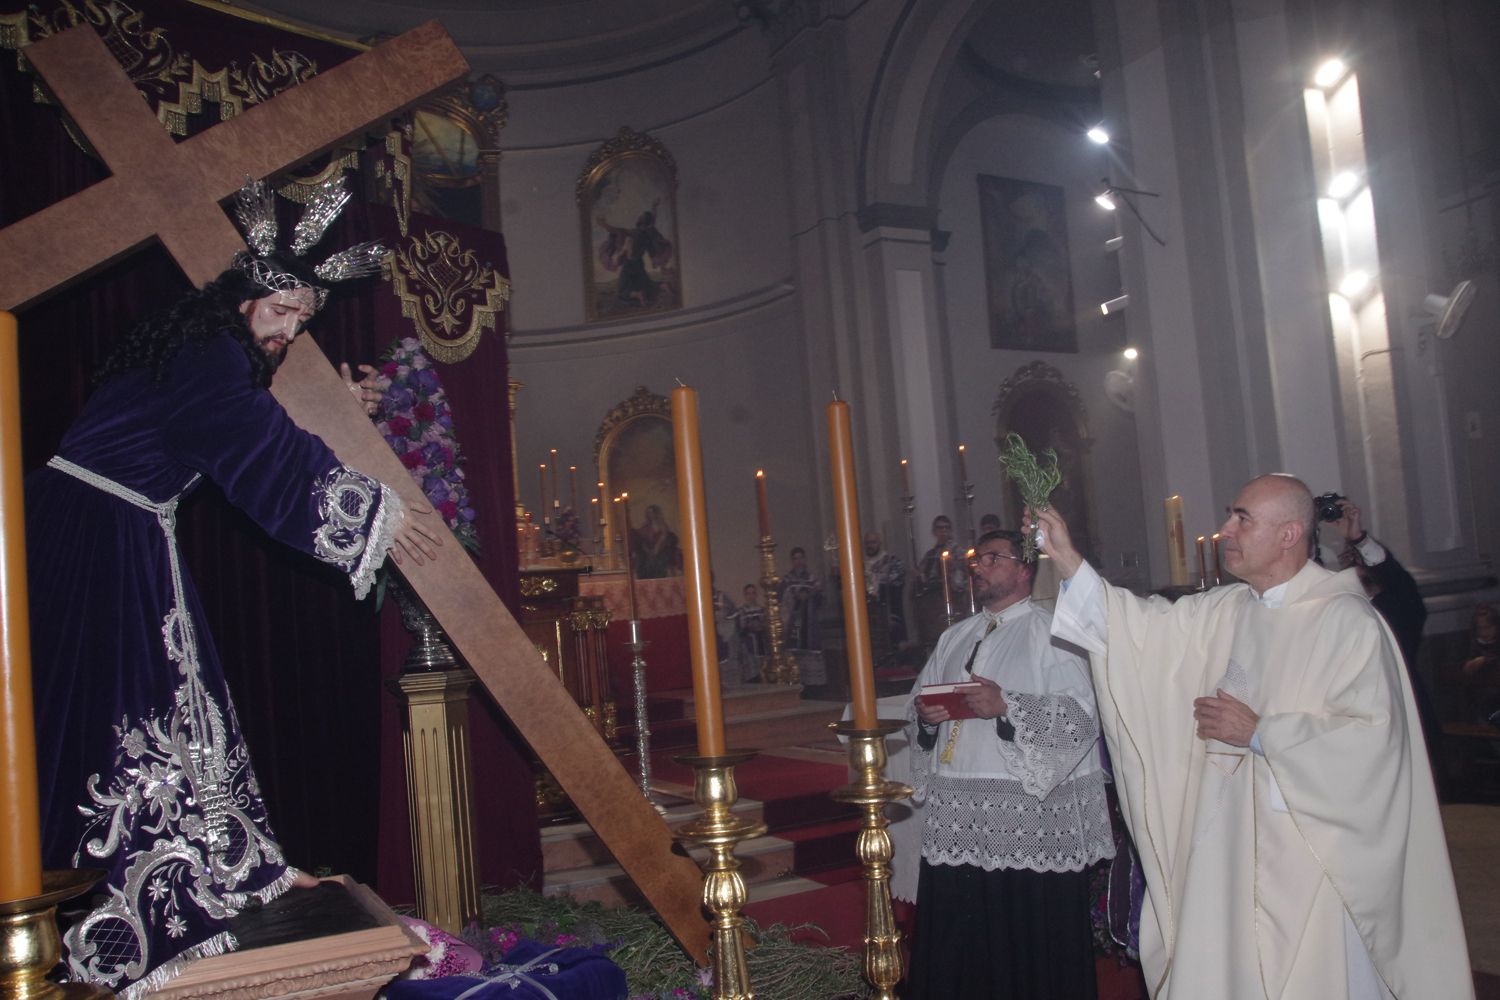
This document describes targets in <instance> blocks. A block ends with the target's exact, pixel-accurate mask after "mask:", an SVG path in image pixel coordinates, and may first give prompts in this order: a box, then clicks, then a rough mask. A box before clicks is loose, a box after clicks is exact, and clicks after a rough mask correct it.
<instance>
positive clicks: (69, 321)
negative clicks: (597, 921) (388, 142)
mask: <svg viewBox="0 0 1500 1000" xmlns="http://www.w3.org/2000/svg"><path fill="white" fill-rule="evenodd" d="M133 6H134V8H135V9H136V10H138V11H142V12H143V13H144V17H145V22H144V24H145V26H146V27H147V28H157V27H160V28H164V29H166V31H165V38H166V40H167V41H168V42H169V43H170V44H171V46H172V48H173V49H174V50H175V51H176V52H178V53H187V54H189V55H190V56H191V57H192V58H194V59H196V60H197V61H199V62H201V63H203V64H204V65H206V66H208V67H210V68H219V67H222V66H225V65H226V64H229V63H231V62H233V63H235V64H237V65H238V66H241V67H244V66H248V65H249V64H250V63H251V62H252V60H251V56H252V54H255V55H260V56H269V55H270V54H271V52H272V51H274V50H277V49H280V50H288V49H295V50H297V51H299V52H301V53H302V54H304V55H307V56H309V57H311V58H312V59H314V60H316V61H317V63H318V66H319V67H320V68H328V67H331V66H333V65H336V64H337V63H338V62H341V61H343V60H344V59H347V58H350V57H351V56H352V55H354V53H352V52H350V51H348V50H346V49H342V48H339V47H337V46H332V45H328V44H326V43H322V42H317V41H315V40H311V39H306V38H301V37H297V36H291V35H288V34H286V33H284V32H280V31H277V30H276V29H274V28H270V27H267V26H262V25H256V24H253V23H251V22H246V21H241V20H239V19H229V20H226V18H227V15H221V14H217V13H215V12H212V11H208V10H206V9H203V8H199V7H194V6H190V5H187V4H181V3H165V2H139V0H138V2H136V3H134V4H133ZM36 7H37V9H38V10H40V12H41V15H40V16H42V17H43V18H46V19H51V18H53V17H54V15H55V12H56V11H57V10H58V9H60V7H59V5H55V4H47V3H42V4H38V5H36ZM34 82H35V77H33V76H31V75H30V74H27V73H23V72H21V71H20V70H19V69H18V67H17V63H16V58H15V55H14V54H13V53H0V226H4V225H9V224H10V223H12V222H15V221H17V220H18V219H21V218H24V217H25V216H27V215H29V214H31V213H33V212H35V211H37V210H39V209H41V208H43V207H45V206H47V205H49V204H52V203H53V202H55V201H59V200H61V199H63V198H65V197H67V196H68V195H70V194H73V193H76V192H77V191H79V190H82V189H83V188H84V187H86V186H88V185H89V184H92V183H94V182H96V181H98V180H101V179H103V178H104V177H105V176H107V171H106V170H105V169H104V167H103V166H102V165H101V164H100V163H99V162H98V161H97V160H94V159H92V158H91V157H89V156H86V155H85V154H83V153H82V152H81V151H80V150H79V149H78V147H77V145H76V144H74V142H73V141H72V140H71V139H70V138H69V137H68V135H67V133H66V130H65V129H64V128H63V126H62V122H61V118H60V116H59V114H58V111H57V109H56V108H54V107H50V106H44V105H38V104H37V103H35V102H34V100H33V99H32V87H33V84H34ZM141 89H142V90H143V92H145V93H147V94H148V95H149V96H151V97H152V98H153V105H154V104H155V100H156V99H157V98H160V97H162V96H165V97H166V99H168V100H176V99H177V96H178V94H177V90H176V86H175V84H174V85H170V86H167V87H165V88H163V87H160V86H156V87H155V88H154V89H153V85H142V87H141ZM204 107H205V113H203V114H200V115H195V116H193V117H192V119H191V120H190V124H189V131H193V132H195V131H201V130H202V129H203V128H207V127H210V126H211V125H212V124H213V121H214V119H215V118H216V117H217V110H218V109H217V106H216V105H213V104H205V105H204ZM363 176H364V175H363V174H361V175H355V176H352V177H351V182H350V186H351V188H352V189H354V190H355V199H356V203H355V204H351V206H350V208H349V209H348V210H346V212H345V217H344V218H343V219H341V220H340V222H339V223H338V224H337V225H336V227H335V228H334V229H333V230H332V231H331V232H330V233H329V235H328V237H327V239H326V240H325V242H324V244H323V245H322V246H321V247H320V248H319V249H320V250H322V251H324V252H326V248H334V247H340V246H346V245H348V244H349V243H350V242H353V241H354V240H357V239H361V238H366V236H367V235H369V234H372V233H373V234H376V235H380V236H386V235H387V234H390V235H391V236H395V235H396V233H395V230H396V225H395V219H394V215H393V214H392V213H391V212H390V210H389V209H386V208H384V207H381V206H374V205H369V204H367V203H366V202H365V199H364V197H363V194H362V189H363V188H364V187H365V185H364V184H363V183H362V181H361V178H362V177H363ZM427 225H431V226H433V227H435V228H441V229H445V230H447V231H449V232H452V233H454V234H455V235H458V236H459V238H460V240H461V241H462V242H463V243H464V246H465V247H466V248H468V249H473V250H474V251H475V252H476V254H477V255H478V256H479V257H480V258H481V259H482V260H487V261H488V262H489V263H491V264H493V265H494V266H495V267H496V268H497V269H498V270H499V271H500V272H501V273H502V274H503V273H505V256H504V243H503V240H502V239H501V237H500V236H499V234H497V233H489V232H485V231H481V230H474V229H468V228H465V227H461V226H458V225H456V224H452V223H448V222H446V221H441V220H424V219H421V218H417V217H414V218H413V220H412V231H413V232H420V231H421V230H422V228H423V227H424V226H427ZM0 266H15V262H9V261H7V262H0ZM186 288H187V283H186V279H185V278H184V277H183V276H182V273H181V271H180V270H179V269H178V268H177V266H176V265H175V264H174V263H173V262H172V260H171V258H170V257H169V256H168V255H167V254H166V253H165V252H164V251H162V250H161V249H160V247H152V248H148V249H146V250H143V251H141V252H139V253H137V254H135V255H133V256H130V257H128V258H126V259H125V260H123V261H120V262H118V263H116V264H114V265H112V266H111V267H109V268H108V269H106V270H105V271H104V272H102V273H100V274H99V275H96V276H94V277H93V278H90V279H88V280H86V281H84V282H82V283H80V284H78V285H75V286H73V287H72V288H71V289H69V290H68V291H67V292H65V293H63V294H60V295H57V296H54V297H53V298H51V299H48V300H47V301H45V302H43V303H41V304H39V305H36V306H33V307H31V308H29V309H27V310H25V311H24V312H23V313H22V314H21V315H20V317H19V319H20V324H21V363H22V368H21V371H22V407H23V411H22V412H23V414H24V418H23V419H24V426H23V429H22V431H23V448H24V456H25V464H26V467H27V469H32V468H36V467H37V466H39V465H41V464H43V463H45V462H46V460H47V459H48V457H50V456H51V455H52V454H53V452H54V451H55V449H56V446H57V442H58V440H59V439H60V438H61V437H62V434H63V432H64V431H65V430H66V429H67V427H68V425H69V423H71V421H72V419H73V417H74V416H75V415H76V414H77V413H78V411H79V409H80V408H81V406H82V404H83V401H84V400H85V399H86V398H87V396H88V393H89V389H90V378H91V374H92V371H93V369H94V367H95V366H96V365H98V364H99V363H100V362H101V361H102V360H103V359H104V357H105V356H106V355H107V354H108V352H109V349H110V346H111V345H112V344H113V343H114V341H115V339H116V338H117V337H118V336H119V335H121V334H123V333H124V332H125V331H126V330H127V329H128V328H129V326H130V325H131V324H133V323H134V321H135V320H136V319H137V318H139V317H141V316H143V315H144V314H145V313H147V312H148V311H150V310H152V309H155V308H158V307H161V306H164V305H167V304H169V303H170V302H171V301H172V300H173V298H175V297H176V296H177V295H179V294H181V293H182V292H183V291H185V290H186ZM500 327H501V328H500V329H498V330H496V331H494V332H490V333H486V334H485V335H484V337H483V339H482V341H481V343H480V346H479V348H478V349H477V350H476V351H475V353H474V354H473V355H472V356H471V357H470V358H468V359H466V360H465V361H463V362H461V363H458V364H455V365H441V366H440V374H441V377H442V378H443V381H444V385H445V387H446V388H447V389H448V393H449V396H450V400H451V403H452V406H453V411H454V419H455V423H456V426H457V428H458V433H459V436H460V442H461V444H462V447H463V448H464V452H465V455H466V458H467V465H466V473H467V476H468V479H469V484H470V488H471V490H472V493H473V497H474V501H475V507H476V510H477V512H478V528H479V533H480V540H481V545H482V547H483V548H482V552H481V553H480V554H479V555H478V556H477V557H476V562H477V563H478V564H479V566H480V569H481V571H482V572H483V573H484V574H485V577H486V578H487V579H488V580H489V581H490V583H491V585H492V586H494V587H495V589H496V590H497V592H498V593H499V594H500V596H501V598H502V599H503V600H505V602H506V603H507V604H508V605H509V606H511V607H512V608H514V607H516V603H515V601H516V593H515V587H516V579H517V577H516V551H515V534H514V528H513V519H514V514H513V510H514V496H513V489H512V476H511V469H510V442H509V434H510V431H509V425H510V415H509V407H508V396H507V388H506V382H507V367H506V358H505V344H504V319H503V317H502V318H501V324H500ZM314 335H315V336H316V337H317V339H318V341H319V343H320V344H321V346H322V347H323V350H324V351H325V353H326V354H327V355H328V356H329V358H330V360H332V361H333V362H334V363H335V364H336V363H338V362H339V361H342V360H347V361H349V362H350V363H351V364H358V363H360V362H364V361H373V360H374V359H375V357H376V356H377V355H378V354H379V352H380V351H382V350H383V349H384V348H385V346H386V345H387V344H388V343H389V342H390V341H391V340H392V339H393V338H395V337H397V336H410V335H412V328H411V324H410V322H409V321H407V320H405V319H403V318H402V317H401V315H400V304H399V302H398V300H397V299H396V297H395V295H394V294H392V292H391V290H390V286H389V285H388V284H385V283H381V282H377V281H368V282H364V283H363V286H362V287H360V288H358V289H357V290H356V289H351V290H350V291H349V292H347V293H345V294H338V295H336V296H335V297H334V298H333V300H332V301H330V303H329V306H328V307H327V309H325V310H324V312H323V313H322V314H321V315H320V316H319V318H318V320H317V321H316V324H315V326H314ZM178 536H179V539H180V540H181V544H182V548H183V552H184V556H185V559H186V562H187V566H188V570H189V572H190V573H192V575H193V577H194V579H195V580H196V583H197V586H198V589H199V591H200V593H201V595H202V597H203V600H204V605H205V614H206V618H207V621H206V622H205V623H204V624H205V626H206V627H207V628H208V629H209V630H210V631H211V632H212V633H213V635H214V638H215V641H216V643H217V645H218V648H219V650H220V652H221V654H222V656H223V659H224V667H225V672H226V674H227V676H228V680H229V686H230V689H231V690H232V692H233V693H234V696H235V699H236V707H237V710H238V712H239V715H240V719H241V722H242V724H243V728H244V730H245V733H246V737H247V741H248V743H249V746H250V749H251V753H252V755H253V759H254V761H255V765H256V770H257V772H258V775H259V777H260V779H261V783H262V791H263V793H264V795H265V798H266V801H267V806H268V809H269V811H270V815H271V820H272V823H273V827H274V829H275V830H276V832H277V834H278V836H279V839H280V840H281V842H282V844H283V845H284V846H285V848H286V849H287V852H288V855H289V857H290V858H291V860H292V861H293V862H294V863H296V864H298V865H301V866H303V867H306V868H309V869H314V868H320V867H325V866H326V867H328V868H331V869H333V870H335V871H340V872H348V873H350V874H352V875H354V876H355V877H357V878H360V879H361V880H365V881H374V883H375V885H376V887H377V889H378V890H379V891H380V892H381V893H382V894H383V895H385V896H386V897H387V898H388V899H390V900H391V901H393V902H404V901H408V900H410V899H411V895H412V893H411V860H410V844H409V832H408V827H407V819H406V815H407V814H406V783H405V777H404V765H403V764H402V760H401V745H400V738H399V715H398V714H397V709H396V705H395V702H394V699H393V698H392V697H391V696H390V695H389V694H388V693H387V692H386V691H385V690H384V688H383V685H382V678H384V677H386V676H389V675H390V674H392V673H394V672H395V670H396V669H397V668H398V667H399V664H400V662H401V660H402V658H403V657H404V656H405V652H406V649H407V646H408V644H409V638H408V637H407V636H406V635H405V633H404V632H403V631H402V630H401V629H400V626H399V623H394V612H393V610H388V611H386V612H385V613H384V616H383V620H382V621H377V619H376V615H375V613H374V612H373V610H372V609H371V607H370V606H369V605H368V604H364V605H360V604H357V603H356V602H355V601H354V600H353V599H352V597H351V596H350V594H349V588H348V586H347V583H346V582H345V581H344V580H342V579H341V578H340V577H339V575H338V574H336V573H334V572H332V571H330V570H327V569H325V568H323V567H321V566H319V565H317V564H315V563H314V562H312V561H311V560H309V559H307V558H305V557H303V556H301V555H300V554H298V553H293V552H289V551H286V550H284V549H282V548H281V547H280V546H278V545H276V543H274V542H271V541H269V540H267V539H266V538H265V537H264V536H263V535H262V534H261V533H260V531H259V529H257V528H256V527H255V526H254V525H252V524H250V523H249V522H248V521H247V519H245V518H244V517H243V516H242V515H240V514H239V513H238V512H237V511H235V510H234V509H233V508H232V507H230V506H229V505H228V504H227V503H226V502H225V501H224V499H223V498H222V496H220V495H219V494H218V491H217V490H215V489H213V488H212V487H211V486H210V487H207V488H204V489H201V490H199V491H198V493H197V495H195V497H194V498H193V499H192V500H191V501H190V502H189V503H187V504H185V505H184V507H183V509H182V511H181V515H180V521H179V529H178ZM39 721H40V724H42V725H45V724H46V723H45V720H39ZM471 734H472V738H473V748H472V749H473V760H474V777H475V782H476V787H475V799H476V801H475V813H474V815H475V825H476V831H475V832H476V844H477V849H478V852H479V859H478V860H479V875H480V879H481V881H483V882H485V883H487V884H497V885H502V886H509V885H514V884H518V883H520V882H526V881H538V880H539V879H540V872H541V852H540V845H539V842H538V836H537V827H536V818H535V798H534V788H533V784H532V774H531V768H530V765H529V763H528V758H527V755H526V753H525V751H524V748H523V745H522V744H521V742H520V740H519V739H518V737H517V736H516V735H515V733H514V732H513V731H512V730H511V729H510V727H509V724H508V723H506V722H505V720H504V717H503V715H502V713H500V712H499V710H498V709H497V708H496V707H495V706H494V705H493V704H492V703H491V702H490V700H489V698H488V696H487V695H486V694H484V693H483V692H479V693H478V694H477V695H476V697H475V699H474V706H473V710H472V713H471ZM377 832H378V847H377Z"/></svg>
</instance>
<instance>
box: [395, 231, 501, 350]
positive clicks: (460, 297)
mask: <svg viewBox="0 0 1500 1000" xmlns="http://www.w3.org/2000/svg"><path fill="white" fill-rule="evenodd" d="M391 284H392V285H393V286H394V288H395V291H396V295H397V297H398V298H400V299H401V315H403V316H405V317H406V318H407V319H409V320H411V321H412V322H413V324H414V325H415V326H416V328H417V335H418V336H419V337H420V338H421V340H422V347H423V348H424V349H426V351H427V353H428V354H430V355H431V356H432V357H434V358H436V359H437V360H438V361H443V362H446V363H448V364H453V363H454V362H457V361H462V360H463V359H464V358H467V357H468V356H469V355H470V354H473V353H474V349H475V348H477V347H478V346H479V335H480V334H481V333H482V332H484V331H485V330H493V329H495V322H496V320H495V317H496V316H497V315H499V314H500V313H501V312H502V311H504V309H505V303H506V301H508V300H509V299H510V282H509V281H507V280H506V279H505V278H504V277H503V276H502V275H501V274H500V273H499V272H497V271H496V270H495V269H494V268H493V267H492V266H490V265H489V264H486V263H483V262H481V261H480V260H479V258H477V257H475V256H474V252H473V251H472V250H465V249H464V248H463V247H462V246H460V245H459V242H458V239H457V238H456V237H454V236H453V235H452V234H450V233H445V232H443V231H442V230H440V229H430V230H428V231H427V232H425V233H423V234H421V235H420V236H413V237H411V241H410V242H409V243H408V244H407V245H406V247H404V248H402V249H399V250H397V251H396V253H395V264H394V266H393V267H392V268H391Z"/></svg>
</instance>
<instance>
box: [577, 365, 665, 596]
mask: <svg viewBox="0 0 1500 1000" xmlns="http://www.w3.org/2000/svg"><path fill="white" fill-rule="evenodd" d="M594 461H595V462H596V463H597V465H598V468H599V481H600V482H602V483H603V484H604V488H603V495H604V496H605V497H606V498H609V499H611V500H612V499H613V498H614V497H617V496H619V495H620V494H622V493H628V494H629V495H630V496H629V501H628V511H629V517H628V521H627V519H626V517H625V511H626V509H627V507H626V505H622V504H617V503H610V504H609V507H610V509H609V510H606V511H605V515H604V517H605V532H606V535H607V537H608V539H609V544H610V545H611V546H614V547H615V548H616V551H620V547H619V544H618V543H617V542H616V539H619V540H620V542H623V541H624V540H625V539H626V538H629V539H630V551H631V553H632V555H633V556H634V559H633V564H634V569H635V575H636V577H637V578H638V579H642V580H652V579H660V578H661V577H666V576H680V575H681V574H682V549H681V545H680V540H679V536H678V532H677V527H678V524H679V519H678V509H677V461H676V451H675V449H674V448H673V445H672V404H671V402H670V401H669V400H668V399H667V397H665V396H658V395H656V394H655V393H653V392H651V391H650V390H649V389H647V388H646V387H645V386H639V387H637V388H636V390H635V394H634V395H632V396H631V397H630V398H629V399H626V400H624V401H622V402H620V403H619V404H617V405H616V406H615V407H614V409H612V410H610V411H609V413H608V414H607V415H606V416H605V418H604V420H603V421H601V422H600V424H599V432H598V433H597V434H596V435H595V437H594Z"/></svg>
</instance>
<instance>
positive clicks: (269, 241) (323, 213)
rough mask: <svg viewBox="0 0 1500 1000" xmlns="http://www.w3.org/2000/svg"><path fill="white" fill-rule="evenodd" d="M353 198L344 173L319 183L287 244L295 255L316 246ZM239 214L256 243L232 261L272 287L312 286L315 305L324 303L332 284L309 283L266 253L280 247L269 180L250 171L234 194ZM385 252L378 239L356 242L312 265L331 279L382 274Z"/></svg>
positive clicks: (251, 241) (249, 240) (247, 238)
mask: <svg viewBox="0 0 1500 1000" xmlns="http://www.w3.org/2000/svg"><path fill="white" fill-rule="evenodd" d="M348 201H349V192H348V190H347V189H345V187H344V178H343V176H342V175H339V176H337V177H330V178H329V179H328V180H326V181H324V182H323V183H322V184H320V185H318V187H317V188H316V189H315V190H314V191H313V196H312V197H311V198H310V199H308V202H307V207H306V208H305V209H304V210H303V212H302V218H300V219H298V220H297V225H296V226H295V227H294V228H293V229H292V242H291V245H290V246H288V247H287V249H288V251H290V253H291V254H292V256H294V257H301V256H302V255H303V254H305V253H307V251H308V250H310V249H312V248H313V247H314V246H316V245H317V243H318V241H319V240H321V239H322V238H323V234H324V233H326V232H327V231H328V227H329V226H330V225H332V223H333V220H334V219H336V218H338V215H339V212H341V211H343V209H344V205H345V204H347V203H348ZM235 215H236V216H237V217H238V218H239V220H240V229H241V230H243V231H244V234H245V242H246V243H248V244H250V248H251V249H250V250H241V251H239V252H238V253H236V254H235V255H234V259H233V260H232V261H231V262H230V266H231V267H233V268H235V269H236V270H238V271H240V272H241V273H243V274H245V275H246V276H247V277H249V278H250V280H251V281H254V282H255V283H256V284H258V285H261V286H263V287H265V288H269V289H271V290H272V291H277V292H289V291H292V290H293V289H297V288H311V289H312V291H313V295H314V297H315V304H314V307H313V308H314V309H315V310H316V309H322V308H323V303H324V302H326V301H327V300H328V289H327V288H324V287H322V286H320V285H309V284H308V283H307V282H306V281H304V280H303V279H301V278H299V277H297V276H296V275H295V274H291V273H289V272H287V271H283V270H280V269H279V268H277V267H276V266H275V265H273V264H272V263H271V262H270V261H269V260H266V259H265V258H266V257H267V256H269V255H270V254H273V253H275V252H276V236H277V226H276V196H275V193H274V192H273V191H272V190H271V187H270V185H269V184H267V183H266V182H265V181H263V180H255V179H253V178H250V177H246V178H245V185H244V187H242V188H240V190H239V194H237V195H236V196H235ZM386 253H387V251H386V248H385V247H384V246H382V245H381V244H380V243H379V242H377V241H375V240H369V241H366V242H364V243H356V244H355V245H354V246H352V247H348V248H347V249H344V250H340V251H338V252H337V253H335V254H332V255H330V256H329V257H328V258H327V259H326V260H324V261H323V263H321V264H319V265H317V266H316V267H314V268H313V273H314V274H316V275H317V276H318V277H319V278H321V279H322V280H324V281H326V282H329V283H333V282H337V281H348V280H349V279H350V278H363V277H365V276H367V275H372V274H379V273H380V269H381V262H382V261H383V260H384V258H385V255H386Z"/></svg>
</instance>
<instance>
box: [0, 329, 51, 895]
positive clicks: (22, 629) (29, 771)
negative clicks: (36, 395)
mask: <svg viewBox="0 0 1500 1000" xmlns="http://www.w3.org/2000/svg"><path fill="white" fill-rule="evenodd" d="M21 505H22V491H21V377H20V362H19V360H18V359H17V356H16V318H15V317H14V316H12V315H11V314H10V313H7V312H0V531H3V535H0V803H4V807H3V808H4V814H3V817H0V858H3V859H4V860H3V861H0V902H9V901H10V900H13V899H25V898H26V897H28V896H37V895H40V894H41V891H42V835H41V829H42V825H41V807H40V805H39V803H38V800H37V779H36V729H35V725H36V723H35V720H34V717H33V715H32V705H31V622H30V619H29V618H28V616H27V605H26V521H25V518H24V516H23V513H22V506H21Z"/></svg>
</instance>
